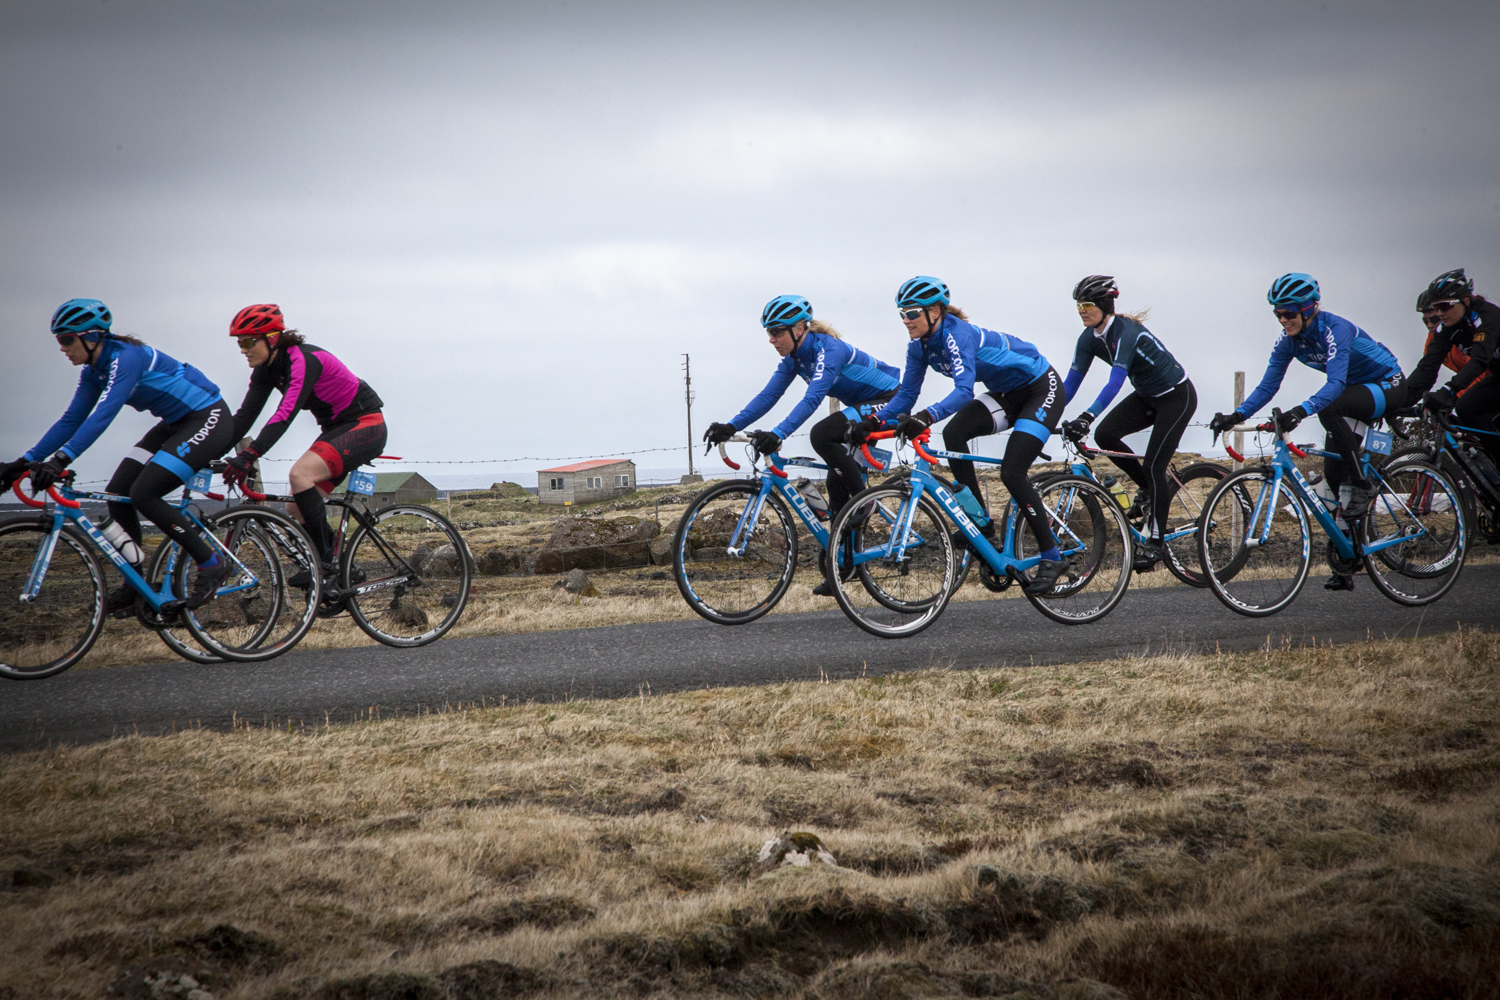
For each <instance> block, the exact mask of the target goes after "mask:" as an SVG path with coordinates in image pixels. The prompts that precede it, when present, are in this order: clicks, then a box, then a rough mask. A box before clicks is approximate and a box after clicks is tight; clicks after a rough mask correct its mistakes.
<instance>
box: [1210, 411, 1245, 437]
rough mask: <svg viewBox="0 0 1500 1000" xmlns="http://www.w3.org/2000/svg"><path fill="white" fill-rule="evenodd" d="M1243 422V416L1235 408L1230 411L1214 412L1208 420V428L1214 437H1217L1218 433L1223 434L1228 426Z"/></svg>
mask: <svg viewBox="0 0 1500 1000" xmlns="http://www.w3.org/2000/svg"><path fill="white" fill-rule="evenodd" d="M1244 422H1245V418H1244V416H1243V415H1242V414H1241V413H1240V411H1239V410H1235V411H1233V412H1231V413H1215V414H1214V418H1213V419H1212V420H1210V421H1209V422H1208V429H1209V430H1210V431H1212V432H1213V434H1214V436H1215V437H1217V436H1218V435H1220V434H1223V433H1224V432H1225V431H1227V430H1229V428H1231V427H1233V426H1234V425H1235V424H1240V423H1244Z"/></svg>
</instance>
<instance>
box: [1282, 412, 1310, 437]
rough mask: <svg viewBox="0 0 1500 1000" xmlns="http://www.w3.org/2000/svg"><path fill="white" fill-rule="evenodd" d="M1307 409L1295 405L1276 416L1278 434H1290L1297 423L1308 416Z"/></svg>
mask: <svg viewBox="0 0 1500 1000" xmlns="http://www.w3.org/2000/svg"><path fill="white" fill-rule="evenodd" d="M1306 416H1307V411H1306V410H1304V409H1303V408H1302V407H1300V406H1294V407H1292V408H1291V409H1290V410H1286V411H1283V412H1282V413H1279V414H1277V416H1276V432H1277V433H1278V434H1290V433H1291V432H1292V431H1293V430H1295V429H1296V427H1297V425H1298V424H1300V423H1302V421H1303V419H1304V418H1306Z"/></svg>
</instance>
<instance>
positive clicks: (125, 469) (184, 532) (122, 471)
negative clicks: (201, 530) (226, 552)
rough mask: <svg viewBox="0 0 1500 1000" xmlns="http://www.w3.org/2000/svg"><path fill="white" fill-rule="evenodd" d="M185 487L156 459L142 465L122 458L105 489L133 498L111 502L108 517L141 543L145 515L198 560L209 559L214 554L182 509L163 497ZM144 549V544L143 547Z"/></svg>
mask: <svg viewBox="0 0 1500 1000" xmlns="http://www.w3.org/2000/svg"><path fill="white" fill-rule="evenodd" d="M181 487H182V479H181V478H180V477H178V476H177V474H176V473H173V472H168V471H167V470H166V469H164V468H162V467H161V466H160V465H157V464H156V463H154V462H147V463H145V464H142V463H141V461H140V460H139V459H134V458H127V459H125V460H124V461H122V462H121V463H120V465H119V468H117V469H115V474H114V476H112V477H111V478H110V480H109V486H108V487H106V492H109V493H116V494H120V495H123V496H128V497H130V503H112V504H110V505H109V516H110V517H112V518H114V519H115V521H116V522H118V523H119V525H120V527H122V528H124V529H125V533H126V534H127V535H129V536H130V537H131V538H133V539H134V540H135V543H136V544H137V545H140V544H141V515H142V514H144V515H146V517H147V518H148V519H149V520H150V521H151V523H152V524H154V525H156V526H157V527H158V528H160V529H161V530H162V531H164V532H166V535H167V537H168V538H170V539H172V541H174V542H176V543H177V544H178V545H181V546H182V547H183V548H184V549H186V550H187V552H188V554H189V555H191V556H192V557H193V559H194V560H196V561H197V562H200V563H202V562H207V561H208V560H209V558H210V557H212V556H213V554H214V553H213V549H211V548H209V547H208V543H207V542H205V541H204V540H203V538H202V536H200V535H199V534H198V531H197V529H196V528H194V527H193V526H192V524H191V522H189V521H188V519H187V518H185V517H183V516H182V514H181V512H179V511H178V510H177V508H176V507H173V506H172V505H171V504H169V503H167V502H166V501H165V500H163V499H162V498H163V497H165V496H166V495H167V494H168V493H171V492H172V491H173V490H176V489H180V488H181ZM142 548H143V549H144V546H142Z"/></svg>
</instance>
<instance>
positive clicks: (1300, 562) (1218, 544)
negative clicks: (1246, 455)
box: [1198, 467, 1312, 618]
mask: <svg viewBox="0 0 1500 1000" xmlns="http://www.w3.org/2000/svg"><path fill="white" fill-rule="evenodd" d="M1272 477H1273V473H1272V471H1271V470H1270V469H1269V468H1265V467H1257V468H1251V469H1241V470H1240V471H1238V472H1232V473H1230V474H1229V475H1228V476H1226V477H1224V478H1223V479H1222V480H1220V481H1219V485H1218V486H1216V487H1214V491H1213V492H1212V493H1211V494H1209V498H1208V502H1207V503H1206V504H1205V505H1204V508H1203V516H1202V517H1201V518H1200V519H1199V521H1198V558H1199V561H1200V563H1201V565H1202V566H1203V570H1204V573H1205V574H1206V575H1207V578H1208V583H1209V589H1210V590H1212V591H1213V593H1214V596H1215V597H1217V598H1218V599H1219V601H1220V602H1221V603H1223V605H1224V606H1225V607H1227V608H1229V609H1230V610H1231V611H1233V612H1235V613H1237V614H1241V615H1245V616H1246V617H1248V618H1264V617H1266V616H1267V615H1274V614H1275V613H1276V612H1278V611H1280V610H1282V609H1283V608H1285V607H1286V606H1287V605H1288V604H1290V603H1292V601H1294V600H1295V599H1296V597H1297V595H1298V594H1299V593H1301V591H1302V585H1303V584H1305V583H1306V582H1307V570H1308V566H1309V565H1310V563H1311V545H1312V533H1311V530H1310V528H1309V526H1308V514H1307V509H1306V508H1305V507H1304V506H1303V504H1302V501H1301V499H1300V498H1299V497H1298V496H1297V495H1296V494H1294V493H1292V492H1291V490H1290V489H1289V488H1288V487H1287V485H1286V483H1285V481H1283V482H1281V483H1278V484H1276V492H1275V494H1274V495H1271V496H1267V495H1266V494H1265V492H1264V491H1265V490H1266V489H1268V488H1269V487H1270V486H1271V484H1272ZM1252 484H1253V485H1252ZM1247 502H1248V504H1249V508H1248V513H1247V508H1246V504H1247ZM1263 504H1264V505H1269V509H1270V510H1273V511H1277V512H1282V513H1285V510H1284V508H1286V507H1288V506H1289V507H1290V508H1291V510H1290V515H1291V516H1290V518H1288V517H1285V516H1282V517H1276V518H1274V519H1273V522H1272V523H1273V526H1276V525H1279V527H1273V530H1272V533H1271V535H1270V537H1269V538H1268V539H1267V540H1266V544H1264V545H1261V544H1259V542H1258V540H1257V544H1256V545H1253V546H1252V545H1246V544H1245V539H1246V537H1247V535H1248V533H1249V531H1250V530H1251V527H1252V522H1253V523H1254V525H1257V526H1258V525H1259V524H1260V523H1261V521H1260V518H1261V517H1263V516H1265V514H1264V513H1263V507H1262V505H1263ZM1288 523H1290V524H1291V525H1294V526H1295V527H1296V531H1292V530H1291V529H1290V528H1288V527H1287V525H1288ZM1257 530H1258V528H1257ZM1288 570H1289V571H1290V573H1291V576H1290V577H1288V576H1286V575H1284V574H1285V572H1287V571H1288ZM1283 581H1285V582H1283ZM1231 586H1232V588H1233V589H1231Z"/></svg>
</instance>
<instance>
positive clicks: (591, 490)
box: [536, 458, 635, 504]
mask: <svg viewBox="0 0 1500 1000" xmlns="http://www.w3.org/2000/svg"><path fill="white" fill-rule="evenodd" d="M633 492H635V463H634V462H632V461H631V460H630V459H625V460H623V461H622V460H620V459H618V458H596V459H593V460H592V461H588V462H574V463H573V464H572V465H559V466H558V467H557V468H555V469H538V470H537V473H536V497H537V499H538V500H540V501H541V502H542V503H551V504H579V503H597V502H599V501H600V500H610V499H612V498H614V497H618V496H623V495H624V494H626V493H633Z"/></svg>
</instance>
